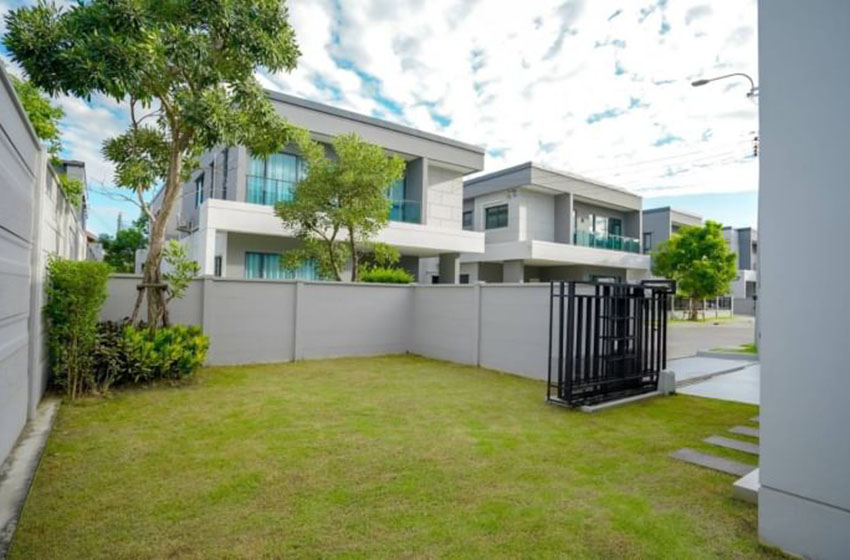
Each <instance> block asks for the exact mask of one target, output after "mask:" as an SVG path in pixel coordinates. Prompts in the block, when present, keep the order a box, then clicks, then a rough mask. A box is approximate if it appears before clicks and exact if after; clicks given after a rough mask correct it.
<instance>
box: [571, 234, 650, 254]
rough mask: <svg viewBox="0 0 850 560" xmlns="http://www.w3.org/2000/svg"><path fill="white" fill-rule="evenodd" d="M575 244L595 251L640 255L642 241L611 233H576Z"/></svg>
mask: <svg viewBox="0 0 850 560" xmlns="http://www.w3.org/2000/svg"><path fill="white" fill-rule="evenodd" d="M573 243H574V244H575V245H581V246H583V247H593V248H595V249H608V250H609V251H623V252H626V253H640V241H638V240H637V239H634V238H633V237H624V236H622V235H613V234H610V233H596V232H592V231H576V232H575V233H574V234H573Z"/></svg>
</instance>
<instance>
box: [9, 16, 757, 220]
mask: <svg viewBox="0 0 850 560" xmlns="http://www.w3.org/2000/svg"><path fill="white" fill-rule="evenodd" d="M24 3H25V2H22V1H20V0H0V13H5V12H6V11H8V10H9V9H12V8H14V7H15V6H18V5H21V4H24ZM289 5H290V15H291V21H292V24H293V25H294V27H295V30H296V34H297V36H298V40H299V44H300V47H301V51H302V57H301V59H300V60H299V65H298V68H297V70H295V71H294V72H293V73H291V74H285V73H282V74H277V75H270V74H267V73H263V72H259V73H258V77H259V79H260V80H261V82H262V83H263V84H264V85H265V86H266V87H268V88H270V89H275V90H279V91H284V92H287V93H291V94H294V95H299V96H302V97H306V98H309V99H313V100H316V101H319V102H323V103H328V104H331V105H336V106H339V107H342V108H346V109H350V110H354V111H358V112H361V113H364V114H369V115H372V116H376V117H379V118H384V119H387V120H391V121H395V122H399V123H402V124H407V125H410V126H414V127H416V128H420V129H422V130H426V131H429V132H433V133H437V134H442V135H445V136H449V137H452V138H455V139H458V140H462V141H466V142H470V143H474V144H479V145H482V146H484V147H486V149H487V156H486V161H485V166H486V171H495V170H498V169H500V168H503V167H507V166H510V165H514V164H517V163H521V162H523V161H527V160H535V161H538V162H540V163H543V164H546V165H548V166H551V167H555V168H560V169H564V170H568V171H573V172H577V173H580V174H583V175H586V176H590V177H594V178H597V179H600V180H602V181H605V182H608V183H611V184H614V185H617V186H621V187H624V188H627V189H629V190H631V191H633V192H636V193H638V194H641V195H642V196H644V197H645V198H646V206H647V207H653V206H664V205H672V206H677V207H681V208H682V209H685V210H690V211H693V212H697V213H700V214H702V215H703V216H705V217H706V218H713V219H717V220H720V221H723V222H724V223H727V224H730V225H735V226H755V225H756V203H755V200H756V196H755V191H756V189H757V184H758V165H757V159H756V158H754V157H752V137H753V136H754V135H755V134H756V131H757V126H758V116H757V115H758V106H757V102H754V101H753V100H751V99H748V98H747V97H746V95H745V93H746V91H747V88H746V84H745V83H744V82H743V81H736V80H730V81H725V82H718V83H714V84H711V85H708V86H705V87H701V88H692V87H691V86H690V82H691V81H693V80H695V79H697V78H701V77H711V76H713V75H718V74H726V73H729V72H747V73H749V74H751V75H752V76H753V77H754V78H757V73H758V69H757V37H756V2H755V0H715V1H712V2H704V1H699V0H647V1H634V0H592V1H591V0H585V1H582V0H569V1H566V2H565V1H563V0H561V1H552V2H550V1H543V0H529V1H526V2H504V3H502V2H499V3H498V9H494V6H495V5H496V4H495V3H494V2H493V1H490V0H429V1H425V0H361V1H357V2H354V1H342V0H299V1H298V2H290V3H289ZM0 25H2V24H0ZM0 31H2V30H0ZM2 54H3V55H4V59H6V61H7V62H8V59H7V57H6V56H5V53H2ZM11 70H12V71H13V72H14V71H16V69H15V68H11ZM57 102H59V103H60V104H61V105H62V106H63V108H64V109H65V111H66V113H67V116H66V118H65V120H64V121H63V132H64V135H65V141H66V154H65V155H66V156H67V157H70V158H74V159H81V160H83V161H85V162H86V164H87V169H88V175H89V183H90V194H89V200H90V214H89V215H90V220H89V225H90V229H92V230H93V231H95V232H98V233H100V232H104V231H107V232H109V231H112V230H114V227H115V221H116V218H117V215H118V213H119V212H123V213H124V216H125V218H128V219H132V218H133V217H135V215H136V214H137V210H136V209H135V207H134V206H133V205H131V204H129V203H126V202H124V201H122V200H121V199H120V195H119V194H118V193H116V192H115V190H114V189H110V187H109V185H110V183H111V174H112V171H111V168H110V167H109V165H108V164H107V163H106V162H104V161H103V159H102V158H101V156H100V153H99V150H100V144H101V142H102V141H103V140H104V139H105V138H107V137H109V136H111V135H113V134H116V133H119V132H120V131H121V130H122V129H123V128H124V127H125V126H126V110H125V107H124V106H123V104H121V103H119V102H116V101H115V100H111V99H107V98H103V97H95V98H94V99H92V101H91V102H88V103H87V102H83V101H80V100H77V99H72V98H59V99H57ZM105 193H106V194H105Z"/></svg>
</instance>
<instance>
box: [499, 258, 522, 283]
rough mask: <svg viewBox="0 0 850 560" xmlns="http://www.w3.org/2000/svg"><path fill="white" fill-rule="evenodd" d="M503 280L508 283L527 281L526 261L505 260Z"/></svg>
mask: <svg viewBox="0 0 850 560" xmlns="http://www.w3.org/2000/svg"><path fill="white" fill-rule="evenodd" d="M502 282H504V283H506V284H521V283H522V282H525V263H523V261H505V263H504V264H503V265H502Z"/></svg>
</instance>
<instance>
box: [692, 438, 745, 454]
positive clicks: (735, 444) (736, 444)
mask: <svg viewBox="0 0 850 560" xmlns="http://www.w3.org/2000/svg"><path fill="white" fill-rule="evenodd" d="M702 441H704V442H705V443H710V444H712V445H717V446H718V447H725V448H726V449H734V450H736V451H743V452H744V453H751V454H753V455H758V454H759V446H758V444H757V443H750V442H749V441H741V440H739V439H733V438H728V437H723V436H711V437H707V438H705V439H704V440H702Z"/></svg>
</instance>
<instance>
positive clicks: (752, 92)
mask: <svg viewBox="0 0 850 560" xmlns="http://www.w3.org/2000/svg"><path fill="white" fill-rule="evenodd" d="M738 76H739V77H741V78H746V79H747V80H748V81H749V82H750V91H748V92H747V97H757V96H758V94H759V88H758V86H756V83H755V82H754V81H753V79H752V78H751V77H750V76H749V74H744V73H743V72H733V73H731V74H724V75H722V76H717V77H714V78H704V79H701V80H696V81H694V82H691V85H692V86H693V87H700V86H704V85H706V84H710V83H711V82H716V81H717V80H725V79H726V78H733V77H738Z"/></svg>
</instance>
